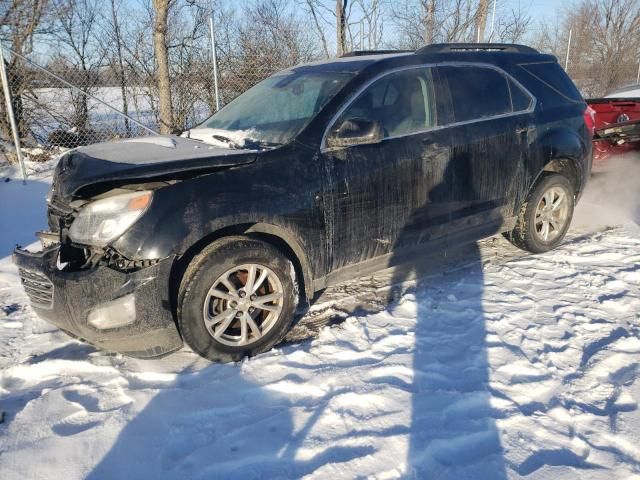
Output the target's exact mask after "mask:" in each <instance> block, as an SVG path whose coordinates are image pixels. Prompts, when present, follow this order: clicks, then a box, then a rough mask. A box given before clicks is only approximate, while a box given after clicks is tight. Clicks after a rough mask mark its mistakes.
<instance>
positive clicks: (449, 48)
mask: <svg viewBox="0 0 640 480" xmlns="http://www.w3.org/2000/svg"><path fill="white" fill-rule="evenodd" d="M473 50H486V51H497V52H514V53H540V52H538V51H537V50H536V49H535V48H531V47H527V46H526V45H518V44H517V43H434V44H431V45H427V46H425V47H422V48H419V49H418V50H416V54H422V53H444V52H465V51H473Z"/></svg>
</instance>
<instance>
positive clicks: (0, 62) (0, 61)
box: [0, 45, 27, 184]
mask: <svg viewBox="0 0 640 480" xmlns="http://www.w3.org/2000/svg"><path fill="white" fill-rule="evenodd" d="M0 77H1V80H2V89H3V90H4V101H5V104H6V106H7V115H8V117H9V123H10V124H11V132H12V133H13V145H14V147H15V148H16V155H17V156H18V162H19V163H20V171H21V172H22V183H23V184H26V183H27V171H26V169H25V168H24V158H22V149H21V148H20V135H19V134H18V126H17V125H16V118H15V116H14V115H13V102H12V101H11V92H10V91H9V80H8V79H7V71H6V69H5V67H4V50H3V47H2V45H0Z"/></svg>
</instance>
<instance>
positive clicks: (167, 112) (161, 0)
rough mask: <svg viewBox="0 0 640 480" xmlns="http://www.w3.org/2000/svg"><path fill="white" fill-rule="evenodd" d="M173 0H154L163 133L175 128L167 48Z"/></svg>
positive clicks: (154, 41)
mask: <svg viewBox="0 0 640 480" xmlns="http://www.w3.org/2000/svg"><path fill="white" fill-rule="evenodd" d="M172 3H173V1H172V0H153V8H154V11H155V19H154V22H153V50H154V52H155V58H156V64H157V67H158V72H157V77H156V78H157V84H158V101H159V122H160V132H161V133H171V131H172V130H173V108H172V103H171V79H170V72H169V52H168V49H167V29H168V27H167V20H168V17H169V7H170V5H171V4H172Z"/></svg>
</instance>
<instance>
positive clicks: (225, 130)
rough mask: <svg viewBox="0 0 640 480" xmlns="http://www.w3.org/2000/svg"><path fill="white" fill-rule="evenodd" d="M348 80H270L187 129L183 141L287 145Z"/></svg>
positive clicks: (311, 75)
mask: <svg viewBox="0 0 640 480" xmlns="http://www.w3.org/2000/svg"><path fill="white" fill-rule="evenodd" d="M351 77H352V74H345V73H335V72H289V73H284V74H276V75H274V76H272V77H269V78H267V79H266V80H264V81H262V82H260V83H259V84H257V85H256V86H255V87H253V88H251V89H249V90H247V91H246V92H245V93H243V94H242V95H240V96H239V97H237V98H236V99H235V100H233V101H232V102H231V103H229V104H228V105H227V106H225V107H224V108H223V109H221V110H220V111H218V112H217V113H216V114H215V115H213V116H212V117H211V118H209V120H207V121H206V122H204V123H203V124H202V125H200V126H199V127H197V128H194V129H192V130H191V131H190V134H189V136H190V137H191V138H195V139H198V140H202V141H204V142H207V143H215V144H221V145H223V146H227V147H229V148H259V147H263V148H264V147H269V146H278V145H282V144H285V143H288V142H289V141H291V139H293V137H294V136H295V135H297V134H298V133H299V132H300V131H301V130H302V129H303V128H304V127H305V126H306V125H307V124H308V123H309V121H310V120H311V119H312V118H313V117H314V116H315V115H316V114H317V113H318V112H319V111H320V110H321V109H322V108H323V107H324V106H325V105H326V104H327V102H329V100H331V99H332V98H333V96H334V95H335V94H336V93H338V91H339V90H340V89H341V88H342V87H343V86H344V85H345V84H346V83H347V81H349V80H350V79H351Z"/></svg>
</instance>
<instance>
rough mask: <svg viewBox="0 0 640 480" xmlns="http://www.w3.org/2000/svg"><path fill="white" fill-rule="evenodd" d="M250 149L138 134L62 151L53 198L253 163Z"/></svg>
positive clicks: (254, 156) (253, 159)
mask: <svg viewBox="0 0 640 480" xmlns="http://www.w3.org/2000/svg"><path fill="white" fill-rule="evenodd" d="M257 154H258V152H257V151H255V150H237V149H236V150H234V149H228V148H223V147H216V146H213V145H208V144H206V143H202V142H199V141H196V140H190V139H187V138H181V137H176V136H153V137H141V138H134V139H127V140H119V141H115V142H107V143H97V144H95V145H90V146H87V147H81V148H78V149H75V150H72V151H70V152H68V153H67V154H65V155H64V156H63V157H62V158H61V159H60V161H59V162H58V166H57V168H56V173H55V178H54V188H55V193H56V195H57V196H60V197H62V198H66V199H70V198H71V197H73V195H74V194H76V193H77V192H78V191H79V190H81V189H83V188H85V187H88V186H93V185H98V184H109V183H114V186H115V184H117V185H122V184H123V183H127V182H128V181H138V180H142V181H156V180H168V179H170V178H171V176H172V175H176V174H180V178H183V175H182V173H183V172H184V173H187V174H190V175H199V174H204V173H208V172H210V171H215V170H219V169H222V168H229V167H234V166H238V165H245V164H248V163H252V162H254V161H255V159H256V156H257Z"/></svg>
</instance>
